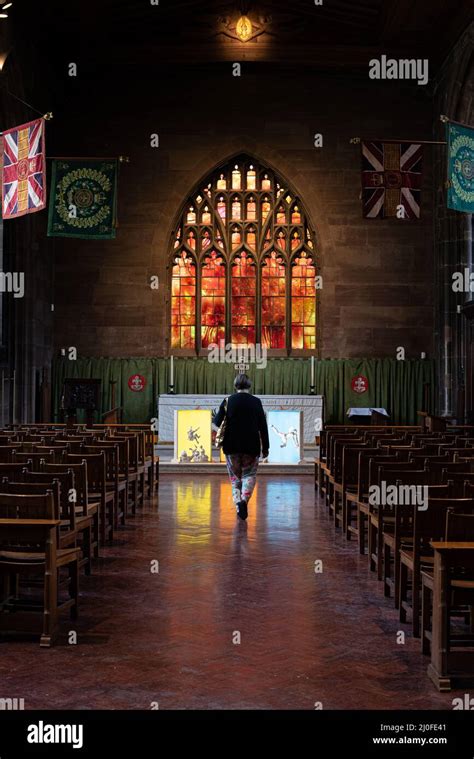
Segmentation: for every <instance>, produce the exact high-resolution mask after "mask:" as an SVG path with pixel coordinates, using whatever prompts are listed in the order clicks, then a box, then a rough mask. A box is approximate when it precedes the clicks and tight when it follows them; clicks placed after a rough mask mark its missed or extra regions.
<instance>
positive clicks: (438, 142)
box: [349, 137, 447, 145]
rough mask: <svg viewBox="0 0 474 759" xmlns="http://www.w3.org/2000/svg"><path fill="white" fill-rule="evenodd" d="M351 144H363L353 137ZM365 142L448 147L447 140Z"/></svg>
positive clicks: (358, 138)
mask: <svg viewBox="0 0 474 759" xmlns="http://www.w3.org/2000/svg"><path fill="white" fill-rule="evenodd" d="M349 142H350V144H351V145H359V143H360V142H361V138H360V137H351V139H350V140H349ZM364 142H389V143H392V142H393V143H394V144H398V143H407V144H410V145H413V144H415V145H446V144H447V143H446V140H387V139H385V138H384V137H377V138H373V139H371V140H368V139H367V138H365V137H364Z"/></svg>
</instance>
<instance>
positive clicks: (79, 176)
mask: <svg viewBox="0 0 474 759" xmlns="http://www.w3.org/2000/svg"><path fill="white" fill-rule="evenodd" d="M117 171H118V162H117V161H116V160H92V161H90V160H89V161H86V160H71V159H61V160H54V161H53V165H52V176H51V193H50V201H49V216H48V236H49V237H82V238H86V239H88V240H111V239H113V238H114V237H115V228H116V224H117Z"/></svg>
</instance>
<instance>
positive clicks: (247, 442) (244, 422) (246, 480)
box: [214, 374, 270, 520]
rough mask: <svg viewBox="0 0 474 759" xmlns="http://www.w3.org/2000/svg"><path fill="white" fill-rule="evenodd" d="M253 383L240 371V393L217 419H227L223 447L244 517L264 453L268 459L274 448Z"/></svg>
mask: <svg viewBox="0 0 474 759" xmlns="http://www.w3.org/2000/svg"><path fill="white" fill-rule="evenodd" d="M251 386H252V383H251V382H250V380H249V378H248V377H247V375H246V374H238V375H237V377H236V378H235V380H234V387H235V390H236V392H235V393H233V394H232V395H230V396H229V398H224V400H223V401H222V403H221V405H220V407H219V411H218V412H217V414H216V417H215V419H214V424H216V425H217V426H218V427H220V425H221V424H222V422H223V421H224V418H226V426H225V432H224V442H223V445H222V448H223V451H224V453H225V457H226V463H227V471H228V473H229V478H230V482H231V485H232V498H233V500H234V503H235V507H236V509H237V515H238V516H239V517H240V519H244V520H245V519H247V515H248V509H247V504H248V502H249V500H250V497H251V495H252V493H253V490H254V487H255V483H256V481H257V467H258V461H259V458H260V454H262V456H263V458H267V456H268V451H269V447H270V446H269V441H268V427H267V420H266V417H265V412H264V410H263V406H262V401H261V400H260V398H257V397H256V396H255V395H251V394H250V388H251Z"/></svg>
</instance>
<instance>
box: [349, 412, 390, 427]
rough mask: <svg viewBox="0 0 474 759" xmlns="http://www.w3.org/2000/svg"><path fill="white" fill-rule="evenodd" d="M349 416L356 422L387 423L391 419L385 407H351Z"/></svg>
mask: <svg viewBox="0 0 474 759" xmlns="http://www.w3.org/2000/svg"><path fill="white" fill-rule="evenodd" d="M347 416H348V417H349V419H350V420H351V422H354V423H355V424H362V425H366V424H367V425H368V424H376V425H386V424H387V423H388V420H389V419H390V417H389V415H388V414H387V412H386V411H385V409H384V408H350V409H348V410H347Z"/></svg>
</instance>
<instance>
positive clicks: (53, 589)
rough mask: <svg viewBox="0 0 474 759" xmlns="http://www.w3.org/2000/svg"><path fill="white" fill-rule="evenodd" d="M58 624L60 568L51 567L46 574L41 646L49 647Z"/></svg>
mask: <svg viewBox="0 0 474 759" xmlns="http://www.w3.org/2000/svg"><path fill="white" fill-rule="evenodd" d="M57 624H58V570H57V569H56V568H54V569H53V571H52V572H51V571H50V570H49V569H48V570H47V571H46V572H45V576H44V605H43V633H42V635H41V638H40V646H41V647H43V648H49V647H50V646H51V645H52V644H53V642H54V638H55V636H56V628H57Z"/></svg>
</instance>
